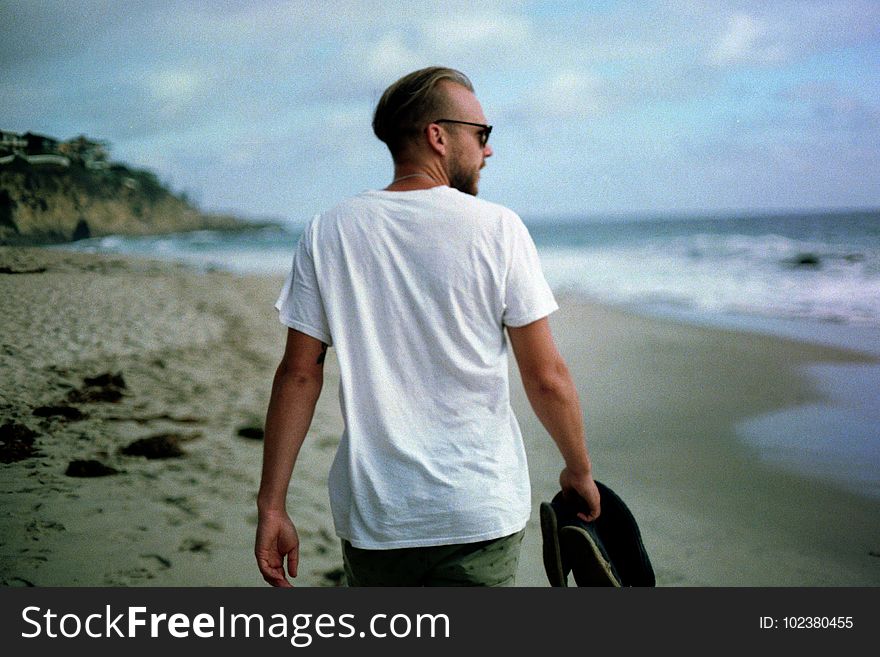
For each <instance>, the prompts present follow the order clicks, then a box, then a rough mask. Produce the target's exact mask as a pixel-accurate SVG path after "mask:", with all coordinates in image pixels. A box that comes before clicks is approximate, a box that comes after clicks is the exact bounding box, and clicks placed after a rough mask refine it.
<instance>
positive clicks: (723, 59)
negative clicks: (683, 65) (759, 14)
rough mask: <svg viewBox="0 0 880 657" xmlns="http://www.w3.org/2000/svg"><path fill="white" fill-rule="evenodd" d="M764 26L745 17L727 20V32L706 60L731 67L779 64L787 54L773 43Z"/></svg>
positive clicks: (780, 46) (762, 23)
mask: <svg viewBox="0 0 880 657" xmlns="http://www.w3.org/2000/svg"><path fill="white" fill-rule="evenodd" d="M777 38H778V35H774V34H773V33H772V32H771V30H770V27H769V25H768V23H767V22H766V21H765V20H762V19H760V18H754V17H752V16H749V15H747V14H734V15H733V16H731V17H730V19H729V21H728V24H727V29H726V31H725V32H724V34H722V36H721V39H720V41H719V42H718V44H717V45H716V46H715V48H714V49H713V50H712V52H711V53H710V54H709V61H710V62H711V63H712V64H715V65H716V66H730V65H733V64H779V63H782V62H783V61H785V60H786V59H787V57H788V53H787V51H786V49H785V46H783V45H782V43H780V42H779V41H777Z"/></svg>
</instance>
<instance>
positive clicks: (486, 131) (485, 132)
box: [432, 119, 492, 148]
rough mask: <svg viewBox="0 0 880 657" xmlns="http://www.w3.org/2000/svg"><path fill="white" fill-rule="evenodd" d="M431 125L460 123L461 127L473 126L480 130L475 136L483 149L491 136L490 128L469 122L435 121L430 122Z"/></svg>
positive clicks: (483, 124) (453, 120)
mask: <svg viewBox="0 0 880 657" xmlns="http://www.w3.org/2000/svg"><path fill="white" fill-rule="evenodd" d="M432 123H460V124H462V125H473V126H476V127H478V128H482V130H480V132H478V133H477V135H478V136H479V138H480V146H481V147H483V148H485V147H486V143H487V142H488V141H489V135H491V134H492V126H490V125H486V124H485V123H471V122H470V121H456V120H455V119H437V120H436V121H432Z"/></svg>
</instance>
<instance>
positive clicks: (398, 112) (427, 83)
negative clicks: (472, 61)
mask: <svg viewBox="0 0 880 657" xmlns="http://www.w3.org/2000/svg"><path fill="white" fill-rule="evenodd" d="M443 80H449V81H450V82H454V83H455V84H460V85H461V86H463V87H464V88H465V89H467V90H468V91H471V92H473V90H474V86H473V85H472V84H471V81H470V80H469V79H468V77H467V76H466V75H465V74H464V73H462V72H461V71H456V70H455V69H453V68H445V67H442V66H431V67H429V68H423V69H420V70H418V71H413V72H412V73H409V74H408V75H405V76H403V77H402V78H400V79H399V80H398V81H397V82H395V83H394V84H392V85H391V86H390V87H388V88H387V89H386V90H385V93H383V94H382V98H380V99H379V103H378V104H377V105H376V111H375V113H374V114H373V132H374V133H376V136H377V137H378V138H379V139H380V140H382V141H383V142H385V144H386V145H387V146H388V150H390V151H391V155H392V157H396V156H397V155H398V154H399V153H400V152H401V150H402V149H403V148H404V147H405V146H406V144H407V142H409V141H410V140H411V139H413V138H414V137H415V136H416V135H417V134H419V133H420V132H421V131H422V130H424V128H425V126H427V125H428V123H430V122H431V121H434V120H436V119H439V118H443V117H442V115H443V114H444V112H446V110H447V109H448V100H447V97H446V94H444V93H442V92H441V91H439V90H438V88H437V87H438V84H439V83H440V82H442V81H443Z"/></svg>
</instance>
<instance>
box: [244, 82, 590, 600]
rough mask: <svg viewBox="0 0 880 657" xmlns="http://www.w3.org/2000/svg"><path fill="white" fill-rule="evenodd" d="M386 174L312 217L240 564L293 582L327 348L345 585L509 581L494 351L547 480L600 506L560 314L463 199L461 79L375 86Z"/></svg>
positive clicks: (505, 232) (479, 117)
mask: <svg viewBox="0 0 880 657" xmlns="http://www.w3.org/2000/svg"><path fill="white" fill-rule="evenodd" d="M373 129H374V132H375V133H376V135H377V136H378V137H379V139H381V140H382V141H383V142H385V143H386V144H387V146H388V148H389V150H390V151H391V155H392V158H393V160H394V178H393V180H392V182H391V184H390V185H389V186H388V187H386V188H385V189H383V190H373V191H367V192H363V193H361V194H359V195H358V196H355V197H354V198H352V199H349V200H347V201H345V202H343V203H342V204H340V205H339V206H337V207H336V208H334V209H333V210H331V211H329V212H326V213H324V214H322V215H319V216H317V217H316V218H315V219H314V220H313V221H312V222H311V223H310V224H309V226H308V227H307V229H306V231H305V233H304V234H303V236H302V239H301V240H300V243H299V245H298V246H297V250H296V254H295V256H294V262H293V268H292V271H291V273H290V275H289V276H288V278H287V281H286V283H285V286H284V289H283V290H282V293H281V296H280V298H279V300H278V303H277V304H276V307H277V308H278V310H279V315H280V319H281V321H282V322H283V323H284V324H286V325H287V326H288V327H289V330H288V333H287V345H286V348H285V352H284V356H283V357H282V360H281V363H280V365H279V367H278V370H277V372H276V374H275V379H274V383H273V387H272V395H271V400H270V402H269V409H268V411H267V417H266V437H265V451H264V461H263V474H262V482H261V485H260V492H259V496H258V510H259V526H258V529H257V539H256V547H255V554H256V558H257V563H258V565H259V568H260V571H261V572H262V574H263V577H264V579H265V580H266V581H267V582H269V583H270V584H273V585H275V586H290V582H289V581H288V579H287V577H286V576H285V572H284V560H285V558H286V560H287V572H288V573H289V575H290V576H291V577H296V573H297V567H298V562H299V539H298V537H297V532H296V528H295V526H294V524H293V522H292V521H291V519H290V516H289V515H288V514H287V511H286V508H285V498H286V494H287V488H288V484H289V481H290V476H291V473H292V471H293V466H294V463H295V461H296V457H297V454H298V452H299V449H300V447H301V445H302V443H303V440H304V439H305V436H306V433H307V431H308V429H309V425H310V423H311V418H312V413H313V411H314V408H315V404H316V402H317V399H318V396H319V394H320V392H321V386H322V372H323V363H324V356H325V353H326V350H327V348H328V346H330V345H332V346H334V347H335V348H336V350H337V356H338V362H339V373H340V388H339V390H340V403H341V407H342V412H343V416H344V420H345V431H344V433H343V436H342V439H341V442H340V445H339V448H338V451H337V454H336V457H335V460H334V462H333V465H332V467H331V471H330V477H329V487H330V505H331V510H332V513H333V519H334V524H335V527H336V533H337V535H338V536H339V537H340V538H341V539H342V547H343V558H344V565H345V572H346V577H347V580H348V583H349V585H366V586H378V585H395V586H410V585H414V586H422V585H428V586H430V585H441V586H456V585H490V586H496V585H512V584H513V578H514V574H515V571H516V565H517V559H518V556H519V547H520V541H521V539H522V532H523V530H524V527H525V525H526V521H527V520H528V518H529V515H530V508H531V498H530V487H529V477H528V471H527V466H526V458H525V451H524V448H523V444H522V438H521V435H520V431H519V427H518V425H517V422H516V419H515V418H514V416H513V412H512V410H511V407H510V401H509V391H508V368H507V344H508V340H507V339H505V328H506V330H507V336H508V338H509V343H510V345H511V346H512V348H513V351H514V354H515V356H516V360H517V364H518V366H519V371H520V374H521V376H522V379H523V384H524V387H525V390H526V392H527V395H528V398H529V401H530V403H531V405H532V407H533V409H534V410H535V412H536V414H537V415H538V417H539V418H540V420H541V421H542V423H543V425H544V426H545V427H546V429H547V431H548V432H549V433H550V435H551V437H552V438H553V439H554V441H555V442H556V444H557V446H558V447H559V450H560V452H561V453H562V456H563V458H564V461H565V466H566V467H565V469H563V470H562V473H561V475H560V484H561V486H562V488H563V490H564V491H565V492H566V493H567V494H568V495H570V496H572V497H574V496H580V497H581V498H583V500H584V505H583V513H582V514H581V515H582V517H583V518H584V519H587V520H592V519H594V518H596V517H597V516H598V515H599V510H600V509H599V493H598V491H597V489H596V485H595V483H594V482H593V478H592V474H591V464H590V459H589V456H588V453H587V448H586V443H585V439H584V429H583V420H582V416H581V409H580V403H579V401H578V396H577V392H576V390H575V387H574V384H573V382H572V380H571V377H570V375H569V373H568V370H567V368H566V366H565V363H564V362H563V359H562V358H561V356H560V355H559V353H558V351H557V349H556V347H555V345H554V342H553V338H552V336H551V333H550V329H549V325H548V322H547V316H548V315H549V314H550V313H551V312H553V311H554V310H556V308H557V305H556V302H555V300H554V298H553V294H552V293H551V291H550V289H549V287H548V285H547V283H546V281H545V280H544V277H543V275H542V273H541V269H540V264H539V261H538V257H537V252H536V250H535V246H534V243H533V242H532V240H531V238H530V236H529V234H528V231H527V230H526V228H525V226H524V225H523V223H522V221H521V220H520V218H519V217H518V216H517V215H516V214H514V213H513V212H511V211H510V210H508V209H506V208H504V207H502V206H499V205H496V204H494V203H489V202H486V201H481V200H478V199H476V198H475V197H476V194H477V188H478V183H479V178H480V170H481V169H482V168H483V167H484V166H485V164H486V158H488V157H490V156H491V155H492V148H491V146H489V145H488V143H487V140H488V138H489V133H490V132H491V129H492V128H491V126H489V125H487V124H486V118H485V116H484V115H483V109H482V107H481V106H480V103H479V102H478V101H477V98H476V96H475V95H474V91H473V87H472V85H471V83H470V81H469V80H468V78H467V77H465V76H464V74H462V73H460V72H458V71H455V70H452V69H446V68H439V67H432V68H427V69H423V70H420V71H416V72H414V73H411V74H409V75H407V76H405V77H403V78H401V79H400V80H399V81H397V82H396V83H395V84H393V85H391V87H389V88H388V89H387V90H386V91H385V93H384V95H383V96H382V98H381V100H380V101H379V103H378V106H377V108H376V112H375V116H374V119H373Z"/></svg>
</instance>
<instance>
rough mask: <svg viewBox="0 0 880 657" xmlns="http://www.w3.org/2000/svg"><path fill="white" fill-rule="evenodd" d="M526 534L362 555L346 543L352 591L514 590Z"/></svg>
mask: <svg viewBox="0 0 880 657" xmlns="http://www.w3.org/2000/svg"><path fill="white" fill-rule="evenodd" d="M524 534H525V530H522V531H519V532H517V533H516V534H511V535H510V536H504V537H502V538H495V539H491V540H488V541H480V542H478V543H460V544H457V545H437V546H431V547H416V548H398V549H394V550H362V549H360V548H356V547H353V546H352V545H351V543H349V542H348V541H346V540H343V541H342V558H343V561H344V564H345V578H346V581H347V582H348V585H349V586H513V585H514V577H515V575H516V567H517V564H518V562H519V550H520V545H521V544H522V539H523V535H524Z"/></svg>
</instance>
